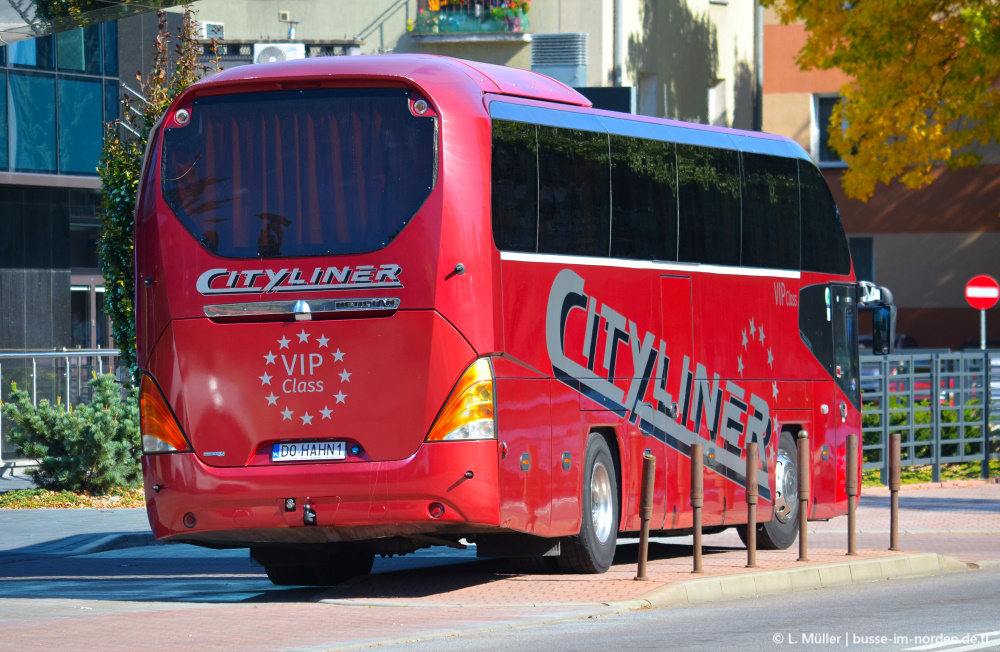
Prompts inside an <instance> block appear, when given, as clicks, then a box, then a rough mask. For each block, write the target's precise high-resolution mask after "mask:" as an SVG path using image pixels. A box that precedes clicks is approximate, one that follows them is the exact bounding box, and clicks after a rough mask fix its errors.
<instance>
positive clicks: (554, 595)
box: [0, 485, 1000, 651]
mask: <svg viewBox="0 0 1000 652" xmlns="http://www.w3.org/2000/svg"><path fill="white" fill-rule="evenodd" d="M888 502H889V499H888V495H887V493H886V494H885V495H879V492H878V491H868V492H866V493H865V495H864V496H863V498H862V502H861V507H860V509H859V512H858V522H859V530H860V532H859V535H858V544H859V553H860V554H859V555H858V556H857V557H850V558H849V557H846V556H845V555H844V552H845V548H844V546H845V545H846V518H845V517H840V518H838V519H834V520H831V521H829V522H814V523H811V524H810V535H809V541H810V553H809V556H810V561H809V562H808V563H803V562H798V561H796V557H797V550H796V549H792V550H787V551H760V552H759V553H758V563H759V565H760V568H758V569H746V568H744V565H745V563H746V551H745V550H744V549H743V547H742V544H741V543H740V541H739V539H738V537H737V536H736V535H735V533H733V532H732V531H727V532H724V533H721V534H717V535H711V536H706V537H705V545H706V548H705V553H704V568H705V573H704V574H703V575H701V576H695V575H692V574H691V573H690V572H689V571H690V568H691V548H690V537H678V538H671V539H655V540H654V542H653V544H652V546H651V560H650V564H649V569H648V573H647V574H648V576H649V578H650V579H649V581H648V582H636V581H634V580H633V579H632V578H633V576H634V575H635V557H636V551H637V545H636V543H635V542H634V541H623V542H622V545H621V546H620V551H619V554H618V556H617V558H616V564H615V565H614V566H613V567H612V569H611V570H610V571H609V572H608V573H605V574H603V575H589V576H580V575H537V574H525V573H520V572H517V570H516V568H515V567H512V566H511V565H510V564H508V563H506V562H502V561H495V560H471V561H468V562H467V563H464V564H460V563H450V564H449V565H448V566H444V567H442V566H437V567H436V568H415V567H414V566H417V564H414V563H412V562H417V561H419V560H418V559H417V557H419V555H415V556H413V557H404V558H403V559H394V560H380V562H379V563H377V564H376V571H379V572H376V574H375V575H372V576H370V577H366V578H361V579H360V580H358V581H355V582H353V583H350V584H348V585H345V586H341V587H337V588H336V589H332V590H330V591H326V592H322V593H317V592H316V591H314V590H307V589H284V590H281V589H276V590H275V589H274V588H273V587H271V589H272V590H262V587H264V586H269V585H267V583H266V579H264V578H263V577H262V573H261V572H260V571H261V569H259V568H256V569H254V568H249V567H246V566H242V565H237V564H236V563H235V560H234V559H230V561H229V562H225V559H224V557H225V555H220V553H216V552H214V551H204V553H205V554H198V555H197V556H196V557H193V558H192V559H191V560H190V561H189V562H188V561H184V558H186V556H187V547H185V546H177V547H174V546H168V547H165V548H162V549H161V550H160V551H158V553H157V554H158V555H159V556H155V555H154V556H150V555H145V554H143V553H142V552H141V551H139V550H134V551H131V550H128V551H127V550H121V551H118V552H105V553H103V554H98V555H88V556H86V557H78V558H75V559H74V558H72V556H73V555H76V554H82V553H87V552H93V551H94V550H95V549H99V548H101V546H111V545H115V546H118V547H119V548H124V547H127V546H130V545H135V544H138V543H142V542H148V541H149V540H150V537H149V535H148V532H149V529H148V525H147V523H146V514H145V511H144V510H142V509H134V510H128V509H111V510H23V511H22V510H0V577H7V581H8V582H16V583H18V585H20V586H22V587H24V588H22V589H21V590H20V591H19V592H18V591H14V594H15V595H13V596H12V597H10V598H5V599H0V624H2V627H3V631H4V636H5V639H4V640H5V643H6V644H9V645H10V646H11V649H21V648H25V647H27V646H29V645H30V646H36V647H40V648H43V649H48V648H59V649H62V650H65V651H69V650H75V649H79V650H90V649H93V647H94V645H95V644H96V645H99V646H100V647H103V648H105V649H108V650H112V649H113V650H117V649H122V650H134V649H149V648H150V647H151V644H154V645H156V646H158V647H162V644H163V643H167V644H168V645H170V644H174V643H177V644H180V645H191V644H192V642H193V640H194V641H196V645H197V647H199V648H202V649H205V648H218V649H234V648H239V649H277V648H282V649H284V648H290V647H294V648H298V649H302V648H310V647H313V646H315V647H321V648H324V649H328V648H331V647H333V648H336V649H360V648H367V647H370V646H379V645H386V644H389V643H393V642H400V641H406V640H429V639H434V638H441V637H447V636H454V635H456V634H467V633H471V632H477V631H479V632H482V631H492V630H497V629H508V628H512V627H526V626H531V625H539V624H545V623H553V622H560V621H571V620H576V619H582V618H595V617H600V616H606V615H612V614H616V613H621V612H624V611H629V610H633V609H638V608H648V607H650V606H654V607H660V606H668V605H677V604H688V603H699V602H706V601H715V600H726V599H735V598H741V597H752V596H755V595H766V594H770V593H781V592H789V591H794V590H803V589H809V588H819V587H824V586H836V585H842V584H851V583H860V582H868V581H875V580H878V579H886V578H892V579H897V578H902V577H908V576H917V575H928V574H938V573H943V572H950V571H954V570H964V569H966V568H967V566H966V565H965V564H964V563H960V562H958V561H955V560H949V559H947V558H943V557H940V556H939V554H923V553H944V554H948V555H954V556H957V557H960V558H961V559H962V560H963V561H967V562H983V563H986V562H988V561H989V560H997V559H1000V546H998V544H1000V485H976V486H970V487H951V488H940V487H939V488H930V489H925V490H920V491H907V492H904V493H903V494H902V495H901V500H900V503H901V506H902V514H901V526H902V529H903V531H904V534H903V535H902V537H901V542H902V544H903V546H902V547H903V548H904V550H905V552H900V553H890V552H888V551H886V550H885V548H886V547H887V546H888V534H887V532H888ZM103 549H105V550H107V549H109V548H107V547H105V548H103ZM914 551H921V552H914ZM190 552H192V553H200V552H201V551H200V550H199V549H195V548H190ZM455 552H456V551H451V553H455ZM166 553H172V557H173V558H174V559H175V561H173V562H171V564H170V565H169V567H168V568H169V569H164V570H162V571H161V570H155V569H158V568H159V566H158V565H162V564H164V563H166V562H165V561H160V560H165V559H166V557H165V556H164V555H165V554H166ZM178 553H183V554H178ZM466 555H468V553H466ZM453 556H455V557H456V559H455V560H454V561H460V560H459V559H458V557H459V556H460V555H453ZM60 557H62V558H64V559H63V560H62V561H59V560H58V558H60ZM229 557H232V553H229ZM466 558H468V557H466ZM28 559H37V560H39V561H36V562H30V561H27V562H26V563H21V564H14V563H12V562H15V561H25V560H28ZM49 559H51V560H52V561H47V560H49ZM199 564H200V566H199ZM133 568H134V570H133ZM6 569H9V571H8V570H6ZM58 569H62V570H58ZM70 569H71V570H70ZM401 569H409V570H401ZM15 571H16V573H15ZM220 573H221V574H220ZM226 573H230V574H229V575H227V574H226ZM129 575H135V576H136V577H134V578H132V579H131V580H128V579H126V578H127V576H129ZM146 578H148V579H146ZM136 580H140V581H143V582H150V581H152V582H154V584H153V585H149V586H151V587H152V590H153V591H154V593H156V592H159V595H158V597H157V598H156V599H155V600H154V601H150V600H149V599H148V598H145V599H142V598H140V599H138V600H133V599H131V598H127V597H121V596H127V595H129V591H130V589H129V588H128V586H127V585H126V588H124V589H123V590H121V591H119V592H117V593H115V595H117V596H119V597H109V596H103V597H102V595H103V594H102V592H101V591H100V588H99V587H101V586H109V587H110V586H120V585H121V583H122V582H128V581H132V582H135V581H136ZM46 582H50V583H51V584H46ZM171 582H172V583H173V584H171ZM11 586H13V585H11ZM171 586H173V587H174V588H175V589H178V588H179V587H183V586H190V587H191V589H190V590H188V591H186V592H185V591H181V592H180V594H179V595H187V596H189V597H188V598H186V599H179V598H172V597H170V596H171V595H174V594H173V593H170V592H169V590H168V589H169V588H170V587H171ZM31 587H37V588H36V589H35V590H37V591H40V593H38V594H37V597H35V596H34V594H33V593H32V591H31ZM46 587H51V591H50V590H49V589H47V588H46ZM148 590H149V589H146V591H148ZM234 590H237V591H242V592H245V593H247V594H248V597H247V598H246V600H245V603H243V604H234V603H226V602H223V601H220V598H222V597H223V596H224V595H225V592H226V591H230V592H231V591H234ZM53 591H54V592H55V593H53ZM81 592H82V593H81ZM18 593H19V594H20V595H17V594H18ZM143 594H144V595H145V593H143ZM90 595H93V597H92V598H91V597H89V596H90ZM54 596H61V597H60V598H59V599H56V598H55V597H54ZM84 596H86V597H84ZM190 596H198V597H196V598H194V599H192V598H191V597H190ZM400 607H402V608H400ZM178 623H183V627H181V628H178ZM112 632H113V633H112ZM191 636H195V637H196V638H195V639H192V638H191Z"/></svg>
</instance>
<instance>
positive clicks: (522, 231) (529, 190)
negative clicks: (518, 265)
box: [491, 120, 538, 251]
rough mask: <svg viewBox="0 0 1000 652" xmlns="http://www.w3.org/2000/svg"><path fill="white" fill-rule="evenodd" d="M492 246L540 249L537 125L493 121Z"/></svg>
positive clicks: (523, 249)
mask: <svg viewBox="0 0 1000 652" xmlns="http://www.w3.org/2000/svg"><path fill="white" fill-rule="evenodd" d="M492 184H493V185H492V192H491V197H492V200H491V201H492V206H493V242H495V243H496V246H497V249H500V250H501V251H536V250H537V249H538V145H537V142H536V139H535V125H529V124H524V123H522V122H510V121H508V120H494V121H493V182H492Z"/></svg>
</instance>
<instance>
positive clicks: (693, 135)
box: [490, 101, 812, 162]
mask: <svg viewBox="0 0 1000 652" xmlns="http://www.w3.org/2000/svg"><path fill="white" fill-rule="evenodd" d="M490 117H492V118H496V119H498V120H513V121H516V122H526V123H530V124H538V125H545V126H547V127H562V128H564V129H580V130H582V131H595V132H598V133H609V134H614V135H617V136H630V137H633V138H645V139H647V140H659V141H663V142H670V143H679V144H681V145H700V146H702V147H715V148H718V149H730V150H736V151H740V152H749V153H753V154H770V155H772V156H783V157H785V158H798V159H803V160H806V161H810V162H811V161H812V159H811V158H809V155H808V154H807V153H806V151H805V150H804V149H802V147H801V146H800V145H798V143H794V142H790V141H787V140H785V139H779V138H766V137H763V136H755V135H750V134H746V135H744V134H740V133H730V132H728V131H716V130H714V129H707V128H699V126H698V125H691V126H690V127H683V126H679V125H676V124H662V123H658V122H646V121H645V120H637V119H628V118H615V117H611V116H604V115H594V114H592V113H582V112H577V111H573V110H571V109H568V108H566V109H559V110H556V109H546V108H542V107H538V106H529V105H526V104H511V103H509V102H501V101H493V102H491V103H490Z"/></svg>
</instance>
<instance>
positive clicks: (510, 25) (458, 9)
mask: <svg viewBox="0 0 1000 652" xmlns="http://www.w3.org/2000/svg"><path fill="white" fill-rule="evenodd" d="M529 2H530V0H479V1H476V0H464V1H461V2H458V1H456V0H418V3H417V6H418V10H417V18H416V20H414V21H413V25H412V27H411V33H412V35H413V37H414V38H415V39H416V40H418V41H434V42H450V41H456V42H466V41H530V40H531V35H530V34H528V31H529V30H530V29H531V24H530V22H529V21H528V9H529V7H530V4H529Z"/></svg>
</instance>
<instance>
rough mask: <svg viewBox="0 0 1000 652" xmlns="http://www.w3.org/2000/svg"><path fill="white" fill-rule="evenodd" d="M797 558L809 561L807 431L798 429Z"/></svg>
mask: <svg viewBox="0 0 1000 652" xmlns="http://www.w3.org/2000/svg"><path fill="white" fill-rule="evenodd" d="M798 452H799V558H798V560H797V561H809V541H808V534H809V533H808V529H809V433H808V432H806V431H805V430H800V431H799V450H798Z"/></svg>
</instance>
